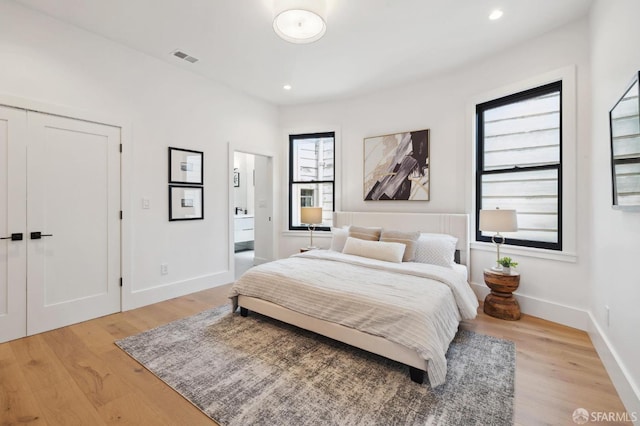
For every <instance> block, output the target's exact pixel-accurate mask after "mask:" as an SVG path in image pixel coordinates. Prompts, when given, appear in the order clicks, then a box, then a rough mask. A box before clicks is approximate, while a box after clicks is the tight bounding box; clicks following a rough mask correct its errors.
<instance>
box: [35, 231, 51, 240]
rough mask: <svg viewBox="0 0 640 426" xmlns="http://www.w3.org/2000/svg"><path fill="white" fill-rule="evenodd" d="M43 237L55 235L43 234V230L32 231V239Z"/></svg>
mask: <svg viewBox="0 0 640 426" xmlns="http://www.w3.org/2000/svg"><path fill="white" fill-rule="evenodd" d="M42 237H53V234H43V233H42V232H32V233H31V239H32V240H39V239H41V238H42Z"/></svg>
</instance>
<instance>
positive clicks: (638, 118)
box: [609, 72, 640, 209]
mask: <svg viewBox="0 0 640 426" xmlns="http://www.w3.org/2000/svg"><path fill="white" fill-rule="evenodd" d="M639 78H640V72H638V73H636V75H635V76H634V78H633V81H632V82H631V84H629V86H628V88H627V90H626V91H625V93H624V95H623V96H622V97H621V98H620V99H619V100H618V102H616V104H615V105H614V107H613V108H612V109H611V111H610V112H609V125H610V126H609V131H610V134H611V181H612V194H613V207H614V208H634V209H638V208H640V97H639V96H638V94H639V93H638V90H639V89H640V88H639V85H638V81H639Z"/></svg>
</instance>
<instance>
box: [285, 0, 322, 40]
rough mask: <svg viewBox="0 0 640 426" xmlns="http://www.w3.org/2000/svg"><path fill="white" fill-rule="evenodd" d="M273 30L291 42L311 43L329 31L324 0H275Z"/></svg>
mask: <svg viewBox="0 0 640 426" xmlns="http://www.w3.org/2000/svg"><path fill="white" fill-rule="evenodd" d="M274 6H275V18H274V19H273V30H274V31H275V32H276V34H278V36H279V37H280V38H282V39H283V40H286V41H288V42H291V43H311V42H314V41H316V40H319V39H320V38H321V37H322V36H323V35H324V33H325V32H326V31H327V24H326V22H325V18H324V15H325V9H326V5H325V1H324V0H275V2H274Z"/></svg>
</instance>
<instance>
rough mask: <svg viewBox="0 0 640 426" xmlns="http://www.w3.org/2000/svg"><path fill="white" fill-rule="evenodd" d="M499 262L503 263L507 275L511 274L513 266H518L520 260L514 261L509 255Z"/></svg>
mask: <svg viewBox="0 0 640 426" xmlns="http://www.w3.org/2000/svg"><path fill="white" fill-rule="evenodd" d="M498 263H499V264H500V265H502V273H503V274H507V275H509V274H511V268H515V267H516V266H518V262H514V261H513V260H512V259H511V258H510V257H508V256H505V257H502V258H500V259H498Z"/></svg>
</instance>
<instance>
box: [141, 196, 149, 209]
mask: <svg viewBox="0 0 640 426" xmlns="http://www.w3.org/2000/svg"><path fill="white" fill-rule="evenodd" d="M142 208H143V209H150V208H151V200H149V199H148V198H143V199H142Z"/></svg>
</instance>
